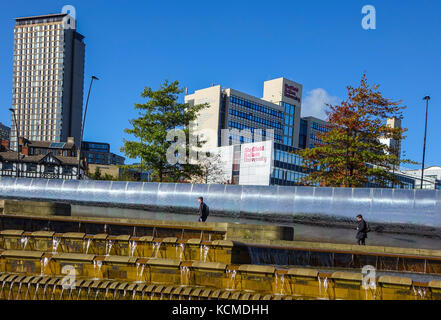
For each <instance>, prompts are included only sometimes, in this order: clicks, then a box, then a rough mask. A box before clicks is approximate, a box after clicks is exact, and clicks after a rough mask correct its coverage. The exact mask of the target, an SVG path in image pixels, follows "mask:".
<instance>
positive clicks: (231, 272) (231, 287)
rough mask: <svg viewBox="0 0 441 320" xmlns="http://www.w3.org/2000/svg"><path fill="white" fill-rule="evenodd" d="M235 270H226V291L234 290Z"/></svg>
mask: <svg viewBox="0 0 441 320" xmlns="http://www.w3.org/2000/svg"><path fill="white" fill-rule="evenodd" d="M236 274H237V271H236V270H227V276H228V288H227V290H234V289H235V288H236Z"/></svg>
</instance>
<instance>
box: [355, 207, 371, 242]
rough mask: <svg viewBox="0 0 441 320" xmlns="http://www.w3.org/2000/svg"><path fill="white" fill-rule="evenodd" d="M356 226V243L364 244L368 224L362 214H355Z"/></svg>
mask: <svg viewBox="0 0 441 320" xmlns="http://www.w3.org/2000/svg"><path fill="white" fill-rule="evenodd" d="M357 221H358V226H357V236H356V238H357V244H358V245H363V246H364V245H366V238H367V233H368V232H369V231H368V225H367V223H366V221H364V219H363V216H362V215H361V214H359V215H358V216H357Z"/></svg>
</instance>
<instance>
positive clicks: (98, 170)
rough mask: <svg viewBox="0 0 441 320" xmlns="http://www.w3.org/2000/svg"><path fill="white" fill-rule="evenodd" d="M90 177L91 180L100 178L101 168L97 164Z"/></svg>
mask: <svg viewBox="0 0 441 320" xmlns="http://www.w3.org/2000/svg"><path fill="white" fill-rule="evenodd" d="M92 179H93V180H101V169H100V167H98V166H96V167H95V172H94V173H93V174H92Z"/></svg>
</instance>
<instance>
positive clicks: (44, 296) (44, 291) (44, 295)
mask: <svg viewBox="0 0 441 320" xmlns="http://www.w3.org/2000/svg"><path fill="white" fill-rule="evenodd" d="M47 285H48V284H47V283H46V284H45V285H44V287H43V299H45V298H46V289H47Z"/></svg>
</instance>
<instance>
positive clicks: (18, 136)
mask: <svg viewBox="0 0 441 320" xmlns="http://www.w3.org/2000/svg"><path fill="white" fill-rule="evenodd" d="M9 111H11V113H12V115H13V116H14V122H15V132H16V136H17V165H16V170H15V174H16V176H17V177H18V176H19V172H18V167H19V163H20V132H19V131H18V123H17V117H16V115H15V110H14V109H12V108H9Z"/></svg>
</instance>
